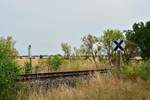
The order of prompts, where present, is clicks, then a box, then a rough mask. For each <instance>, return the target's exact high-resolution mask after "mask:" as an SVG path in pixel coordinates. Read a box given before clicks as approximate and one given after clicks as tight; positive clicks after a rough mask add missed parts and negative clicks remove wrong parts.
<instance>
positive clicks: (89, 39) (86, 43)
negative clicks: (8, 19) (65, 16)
mask: <svg viewBox="0 0 150 100" xmlns="http://www.w3.org/2000/svg"><path fill="white" fill-rule="evenodd" d="M97 42H98V38H97V37H96V36H93V35H91V34H89V35H87V36H84V37H83V38H82V43H83V48H84V52H85V55H86V58H89V56H92V59H93V61H94V63H95V65H96V66H97V64H96V52H95V51H94V48H93V46H94V44H95V43H97Z"/></svg>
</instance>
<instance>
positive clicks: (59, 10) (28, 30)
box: [0, 0, 150, 55]
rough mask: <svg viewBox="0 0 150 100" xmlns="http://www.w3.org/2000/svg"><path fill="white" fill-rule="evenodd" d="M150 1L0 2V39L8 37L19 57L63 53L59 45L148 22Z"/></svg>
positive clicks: (42, 0)
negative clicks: (10, 37) (9, 36)
mask: <svg viewBox="0 0 150 100" xmlns="http://www.w3.org/2000/svg"><path fill="white" fill-rule="evenodd" d="M149 10H150V0H0V36H8V35H11V36H13V38H14V39H15V40H16V45H15V46H16V48H17V49H18V51H19V54H20V55H27V47H28V45H29V44H31V45H32V54H33V55H40V54H53V53H62V51H61V47H60V43H61V42H68V43H70V44H71V45H73V46H77V47H78V46H79V45H80V40H81V37H82V36H84V35H86V34H88V33H91V34H93V35H96V36H100V34H102V32H103V31H104V30H106V29H109V28H112V29H121V30H125V29H131V26H132V24H133V23H134V22H139V21H144V22H145V21H148V20H150V11H149Z"/></svg>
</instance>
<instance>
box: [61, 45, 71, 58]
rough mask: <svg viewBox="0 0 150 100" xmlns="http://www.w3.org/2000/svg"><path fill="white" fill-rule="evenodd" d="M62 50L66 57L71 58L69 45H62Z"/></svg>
mask: <svg viewBox="0 0 150 100" xmlns="http://www.w3.org/2000/svg"><path fill="white" fill-rule="evenodd" d="M61 48H62V50H63V51H64V55H65V57H67V58H69V57H70V55H71V46H70V45H69V44H68V43H61Z"/></svg>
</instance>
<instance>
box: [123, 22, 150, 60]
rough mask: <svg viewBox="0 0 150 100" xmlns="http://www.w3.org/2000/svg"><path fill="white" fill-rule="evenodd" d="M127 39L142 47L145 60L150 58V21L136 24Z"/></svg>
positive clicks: (128, 33)
mask: <svg viewBox="0 0 150 100" xmlns="http://www.w3.org/2000/svg"><path fill="white" fill-rule="evenodd" d="M126 37H127V39H128V40H130V41H132V42H134V43H136V44H137V45H138V46H139V47H140V50H141V56H142V57H143V58H144V59H147V58H150V21H149V22H146V23H145V24H144V23H143V22H139V23H134V25H133V30H131V31H128V32H127V34H126Z"/></svg>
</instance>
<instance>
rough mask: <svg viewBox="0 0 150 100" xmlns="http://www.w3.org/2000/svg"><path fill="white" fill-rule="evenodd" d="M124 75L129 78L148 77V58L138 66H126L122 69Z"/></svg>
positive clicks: (149, 68)
mask: <svg viewBox="0 0 150 100" xmlns="http://www.w3.org/2000/svg"><path fill="white" fill-rule="evenodd" d="M123 73H124V75H125V77H127V78H129V79H136V78H138V77H139V78H141V79H143V80H148V79H150V60H149V61H146V62H144V63H143V64H140V65H138V66H126V67H125V68H124V70H123Z"/></svg>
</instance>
